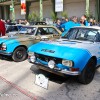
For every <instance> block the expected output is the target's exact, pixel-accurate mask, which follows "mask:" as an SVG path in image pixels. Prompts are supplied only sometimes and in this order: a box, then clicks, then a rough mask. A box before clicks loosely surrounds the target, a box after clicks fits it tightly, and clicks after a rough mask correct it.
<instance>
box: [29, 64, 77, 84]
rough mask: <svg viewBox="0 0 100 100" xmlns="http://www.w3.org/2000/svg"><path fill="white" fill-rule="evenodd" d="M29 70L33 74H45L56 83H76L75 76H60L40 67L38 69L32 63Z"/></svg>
mask: <svg viewBox="0 0 100 100" xmlns="http://www.w3.org/2000/svg"><path fill="white" fill-rule="evenodd" d="M30 70H31V71H32V73H33V74H43V75H45V76H46V77H47V78H48V79H49V80H50V81H53V82H55V83H58V84H62V83H67V82H68V83H69V81H70V83H76V82H77V77H74V76H68V75H65V76H60V75H56V74H53V73H50V72H47V71H44V70H41V69H38V68H37V67H36V66H34V65H32V66H31V68H30Z"/></svg>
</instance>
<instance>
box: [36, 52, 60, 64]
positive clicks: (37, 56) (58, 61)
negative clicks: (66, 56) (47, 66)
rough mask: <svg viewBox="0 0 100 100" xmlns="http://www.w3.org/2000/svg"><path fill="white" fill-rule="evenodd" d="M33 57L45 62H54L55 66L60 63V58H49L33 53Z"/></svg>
mask: <svg viewBox="0 0 100 100" xmlns="http://www.w3.org/2000/svg"><path fill="white" fill-rule="evenodd" d="M35 56H36V58H38V59H40V60H42V61H45V62H49V61H50V60H54V61H55V63H56V64H58V63H62V59H60V58H55V57H50V56H46V55H42V54H37V53H35Z"/></svg>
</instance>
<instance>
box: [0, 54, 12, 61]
mask: <svg viewBox="0 0 100 100" xmlns="http://www.w3.org/2000/svg"><path fill="white" fill-rule="evenodd" d="M0 59H1V60H7V61H11V62H12V61H13V60H12V58H11V57H9V56H5V55H0Z"/></svg>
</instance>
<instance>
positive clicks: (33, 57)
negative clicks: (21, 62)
mask: <svg viewBox="0 0 100 100" xmlns="http://www.w3.org/2000/svg"><path fill="white" fill-rule="evenodd" d="M28 58H29V61H30V62H33V63H34V62H35V61H36V57H35V55H34V52H29V53H28Z"/></svg>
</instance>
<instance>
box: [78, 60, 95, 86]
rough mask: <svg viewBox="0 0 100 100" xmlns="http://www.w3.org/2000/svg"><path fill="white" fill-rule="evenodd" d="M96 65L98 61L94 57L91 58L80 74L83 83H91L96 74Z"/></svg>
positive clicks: (79, 78) (79, 77)
mask: <svg viewBox="0 0 100 100" xmlns="http://www.w3.org/2000/svg"><path fill="white" fill-rule="evenodd" d="M95 67H96V62H95V60H93V59H90V60H89V61H88V63H87V65H86V66H85V68H84V69H83V71H82V73H81V74H80V75H79V76H78V80H79V82H80V83H82V84H89V83H90V82H91V81H92V80H93V78H94V74H95Z"/></svg>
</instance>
